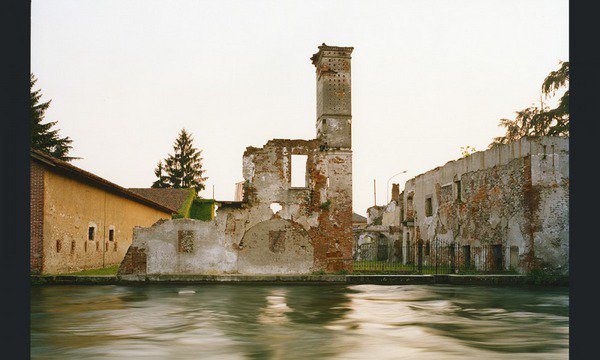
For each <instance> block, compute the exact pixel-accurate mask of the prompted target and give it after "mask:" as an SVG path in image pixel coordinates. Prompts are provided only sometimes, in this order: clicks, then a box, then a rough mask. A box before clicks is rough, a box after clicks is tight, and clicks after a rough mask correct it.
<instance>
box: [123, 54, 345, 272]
mask: <svg viewBox="0 0 600 360" xmlns="http://www.w3.org/2000/svg"><path fill="white" fill-rule="evenodd" d="M352 50H353V49H352V48H349V47H334V46H327V45H325V44H323V45H322V46H320V47H319V51H318V52H317V53H316V54H315V55H313V57H312V58H311V60H312V62H313V64H314V65H315V68H316V76H317V126H316V127H317V136H316V138H315V139H312V140H290V139H273V140H270V141H268V142H267V143H266V144H265V145H264V146H263V147H261V148H257V147H248V148H247V149H246V151H245V152H244V155H243V161H242V162H243V176H244V184H243V197H242V198H243V200H242V201H241V202H239V203H229V204H222V205H221V207H220V208H219V209H218V211H217V216H216V217H215V219H213V221H210V222H200V221H194V220H190V219H175V220H169V221H166V222H159V223H157V224H155V225H153V226H152V227H150V228H137V229H136V230H135V231H134V241H133V244H132V246H131V248H130V252H132V254H134V253H136V252H137V251H142V252H143V253H145V254H146V260H145V261H146V263H145V264H144V266H145V273H147V274H174V273H185V274H194V273H244V274H264V273H269V274H290V273H308V272H311V271H319V270H325V271H328V272H338V271H342V270H344V271H352V268H353V259H352V246H353V241H352V239H353V238H352V150H351V99H350V95H351V94H350V84H351V80H350V59H351V57H350V55H351V53H352ZM293 155H305V156H306V157H307V162H306V184H305V186H303V187H292V185H291V180H292V179H291V178H292V174H291V171H292V163H291V162H292V156H293ZM274 205H278V206H280V207H281V209H280V210H279V211H277V212H276V213H274V212H273V211H272V206H274ZM180 231H191V232H192V233H193V234H194V235H193V237H192V238H193V240H192V241H191V244H190V245H189V246H188V247H186V248H187V249H189V251H185V252H182V251H180V249H181V247H180V246H179V245H178V243H177V241H178V235H177V234H178V233H179V232H180ZM178 249H179V250H178ZM131 259H133V256H131V257H126V258H125V260H124V262H123V263H122V264H121V267H120V270H119V273H120V274H122V275H127V274H133V272H132V270H131V269H133V268H136V269H137V267H135V266H133V265H131V264H129V263H128V262H131Z"/></svg>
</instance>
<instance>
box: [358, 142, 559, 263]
mask: <svg viewBox="0 0 600 360" xmlns="http://www.w3.org/2000/svg"><path fill="white" fill-rule="evenodd" d="M392 198H393V199H392V202H390V204H388V205H387V207H385V208H384V207H376V208H371V209H369V213H370V214H371V213H373V214H376V215H377V216H374V219H379V220H374V221H373V222H374V223H375V222H376V221H379V222H380V223H381V225H379V226H380V227H381V229H378V228H374V227H372V226H368V227H367V230H368V229H369V228H370V227H371V230H378V231H377V235H378V236H379V235H381V236H387V237H390V238H391V237H393V236H391V235H390V232H391V230H392V229H395V228H396V227H397V226H398V224H399V221H400V219H401V224H400V234H399V236H396V237H395V239H393V242H395V243H398V242H401V244H402V246H401V248H400V249H399V254H396V255H395V256H398V257H399V258H400V259H401V260H402V262H404V263H417V262H419V263H422V264H425V265H426V264H428V263H432V262H434V261H438V260H439V256H440V253H441V252H442V251H444V252H445V254H450V255H451V257H450V258H448V257H447V259H449V260H448V261H451V262H452V266H453V267H454V266H455V265H456V266H457V267H460V266H459V265H463V267H466V268H472V269H474V270H491V271H506V270H516V271H519V272H525V271H528V270H529V269H532V268H534V267H542V268H546V269H549V270H552V271H556V272H559V273H568V266H569V265H568V258H569V256H568V254H569V235H568V234H569V143H568V139H567V138H559V137H544V138H541V139H537V140H528V139H521V140H520V141H516V142H513V143H510V144H507V145H499V146H496V147H494V148H492V149H489V150H486V151H481V152H476V153H474V154H471V155H469V156H467V157H466V158H462V159H459V160H456V161H451V162H448V163H447V164H445V165H444V166H441V167H438V168H435V169H433V170H430V171H428V172H426V173H424V174H421V175H418V176H416V177H415V178H412V179H410V180H408V181H407V182H406V184H405V187H404V191H403V192H402V193H401V194H400V195H399V196H398V198H397V199H394V194H392ZM386 231H387V232H386ZM367 235H368V234H365V235H364V236H367ZM372 237H374V236H372ZM358 241H360V239H359V240H358Z"/></svg>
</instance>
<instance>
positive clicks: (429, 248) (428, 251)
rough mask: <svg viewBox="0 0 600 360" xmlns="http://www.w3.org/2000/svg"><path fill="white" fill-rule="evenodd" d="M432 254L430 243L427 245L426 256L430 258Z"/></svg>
mask: <svg viewBox="0 0 600 360" xmlns="http://www.w3.org/2000/svg"><path fill="white" fill-rule="evenodd" d="M430 253H431V244H430V243H429V241H428V242H426V243H425V256H429V254H430Z"/></svg>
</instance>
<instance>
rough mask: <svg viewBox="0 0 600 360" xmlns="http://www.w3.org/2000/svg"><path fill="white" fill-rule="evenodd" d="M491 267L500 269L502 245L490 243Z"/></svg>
mask: <svg viewBox="0 0 600 360" xmlns="http://www.w3.org/2000/svg"><path fill="white" fill-rule="evenodd" d="M492 259H493V260H492V261H493V263H492V269H493V270H494V271H502V245H500V244H498V245H492Z"/></svg>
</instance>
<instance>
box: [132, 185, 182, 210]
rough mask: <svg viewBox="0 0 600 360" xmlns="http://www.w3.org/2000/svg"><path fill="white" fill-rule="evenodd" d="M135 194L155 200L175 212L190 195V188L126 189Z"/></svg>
mask: <svg viewBox="0 0 600 360" xmlns="http://www.w3.org/2000/svg"><path fill="white" fill-rule="evenodd" d="M128 190H130V191H133V192H134V193H136V194H139V195H141V196H143V197H145V198H148V199H150V200H152V201H154V202H157V203H159V204H161V205H163V206H166V207H168V208H169V209H172V210H173V212H177V211H178V210H179V209H181V207H182V206H183V204H184V203H185V201H186V200H187V198H188V197H189V196H190V189H174V188H164V189H155V188H130V189H128Z"/></svg>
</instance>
